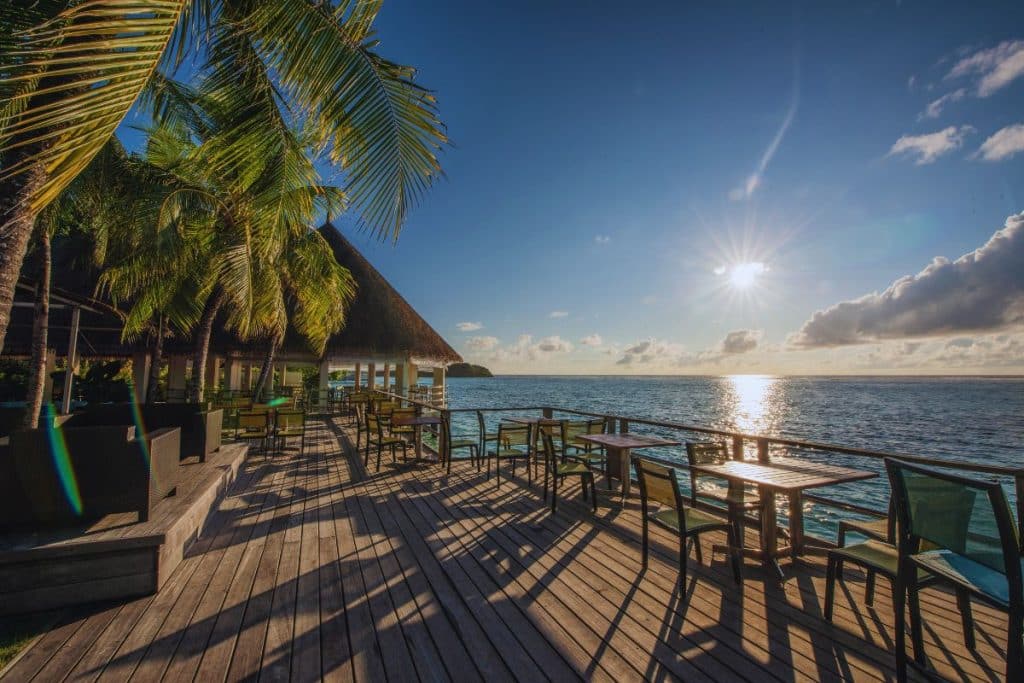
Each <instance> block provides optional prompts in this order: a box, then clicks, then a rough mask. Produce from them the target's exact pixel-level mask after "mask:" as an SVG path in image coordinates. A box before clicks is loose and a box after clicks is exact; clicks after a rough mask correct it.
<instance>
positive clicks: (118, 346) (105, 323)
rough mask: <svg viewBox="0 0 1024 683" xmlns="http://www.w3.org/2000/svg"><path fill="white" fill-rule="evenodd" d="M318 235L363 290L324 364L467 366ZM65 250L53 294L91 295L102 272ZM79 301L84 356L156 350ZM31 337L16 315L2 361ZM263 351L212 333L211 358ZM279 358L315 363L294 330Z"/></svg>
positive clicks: (352, 256)
mask: <svg viewBox="0 0 1024 683" xmlns="http://www.w3.org/2000/svg"><path fill="white" fill-rule="evenodd" d="M319 232H320V234H321V235H323V237H324V239H326V240H327V242H328V243H329V244H330V245H331V248H332V249H333V251H334V257H335V258H336V259H337V260H338V263H340V264H341V265H342V266H345V267H346V268H348V269H349V271H350V272H351V273H352V277H353V278H354V279H355V281H356V284H357V287H358V289H357V292H356V296H355V300H354V301H353V302H352V306H351V307H350V309H349V314H348V319H347V323H346V325H345V327H344V329H342V330H341V332H339V333H338V334H336V335H334V336H333V337H331V339H330V340H328V342H327V349H326V351H325V356H326V357H328V358H334V359H337V360H339V361H342V360H349V361H358V360H378V361H384V360H391V361H402V360H404V359H406V358H411V359H412V360H413V361H414V362H418V363H420V364H424V365H430V364H444V365H447V364H448V363H457V362H460V361H462V357H461V356H459V354H458V353H456V352H455V350H454V349H453V348H452V347H451V346H450V345H449V344H448V342H446V341H445V340H444V339H443V338H442V337H441V335H439V334H438V333H437V331H435V330H434V328H432V327H431V326H430V325H429V324H428V323H427V321H425V320H424V319H423V318H422V317H420V315H419V314H418V313H417V312H416V311H415V310H414V309H413V307H412V306H410V305H409V302H407V301H406V300H405V299H404V298H403V297H402V295H401V294H399V293H398V292H397V291H396V290H395V288H394V287H392V286H391V283H389V282H388V281H387V280H385V279H384V276H382V275H381V274H380V272H379V271H378V270H377V269H376V268H374V267H373V266H372V265H370V262H369V261H367V260H366V259H365V258H364V257H363V255H362V254H360V253H359V251H358V250H357V249H356V248H355V247H354V246H352V244H351V243H350V242H349V241H348V240H347V239H345V238H344V237H343V236H342V235H341V233H340V232H339V231H338V230H337V229H336V228H335V227H334V226H333V225H331V224H330V223H326V224H325V225H324V226H323V227H321V228H320V229H319ZM65 246H70V245H58V244H57V243H55V245H54V270H53V280H54V290H53V291H54V293H55V294H59V293H61V292H62V291H63V292H72V291H73V292H88V293H91V292H93V291H94V290H95V282H96V279H97V278H98V273H97V272H96V271H95V270H94V269H93V268H91V267H88V266H85V265H83V264H82V263H81V262H77V263H72V262H71V261H68V260H67V259H66V258H65V257H66V256H67V252H69V251H74V252H77V251H79V250H78V249H77V248H73V249H66V248H62V247H65ZM24 276H28V277H24ZM69 285H70V286H69ZM19 289H20V290H21V291H20V292H19V296H18V299H19V300H21V301H25V302H28V301H31V300H32V290H33V289H34V288H33V287H32V285H31V268H30V267H27V268H26V269H25V271H23V283H22V286H21V287H20V288H19ZM69 296H71V295H70V294H69ZM79 298H80V299H81V301H80V302H79V303H82V304H88V303H90V302H91V303H92V304H93V305H94V312H92V313H87V312H83V314H82V323H81V324H82V337H81V338H80V339H81V341H80V343H79V347H78V349H79V353H80V354H82V355H83V356H85V357H95V356H102V357H128V356H131V355H132V353H133V352H136V351H141V350H144V349H145V348H146V346H147V345H148V344H150V343H151V341H152V340H151V339H149V338H147V337H146V335H143V336H142V337H141V338H140V339H139V340H137V341H136V342H135V343H122V342H121V340H120V334H119V333H118V332H117V330H118V329H119V328H120V318H119V317H118V315H117V312H116V311H115V310H114V309H112V308H111V307H109V306H107V305H105V304H104V303H103V302H99V301H96V300H95V299H92V298H90V297H88V296H80V297H79ZM50 314H51V334H50V345H51V347H56V348H57V350H58V354H61V355H63V353H64V349H65V348H66V346H67V339H66V338H67V331H66V330H67V328H68V321H67V320H65V318H66V317H69V316H70V312H69V310H68V309H65V308H63V307H54V308H52V309H51V312H50ZM31 336H32V309H31V308H27V307H22V308H16V309H15V311H14V315H13V316H12V321H11V326H10V327H9V328H8V333H7V340H6V342H5V344H4V349H3V355H5V356H17V355H27V354H28V353H29V351H30V348H31ZM191 349H192V341H191V340H190V339H182V338H169V339H167V342H166V343H165V350H166V352H167V353H168V354H175V353H179V354H180V353H190V352H191ZM265 349H266V342H265V341H260V340H257V341H248V342H243V341H240V340H239V339H237V338H236V337H235V336H234V335H233V334H231V333H229V332H227V331H226V330H224V329H223V328H220V329H217V330H216V331H215V333H214V337H213V339H212V341H211V344H210V350H211V353H215V354H218V355H233V356H239V357H248V358H252V359H259V358H262V356H263V354H264V352H265ZM279 357H280V358H281V359H282V360H292V361H307V362H313V361H316V360H318V359H317V358H316V357H315V356H314V355H313V353H312V352H311V351H310V350H309V348H308V347H307V346H306V343H305V342H304V341H303V339H302V338H301V337H299V335H297V334H295V332H294V330H291V329H289V331H288V334H287V335H286V337H285V342H284V345H283V347H282V349H281V352H280V354H279Z"/></svg>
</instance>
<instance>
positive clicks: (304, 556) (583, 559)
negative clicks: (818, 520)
mask: <svg viewBox="0 0 1024 683" xmlns="http://www.w3.org/2000/svg"><path fill="white" fill-rule="evenodd" d="M345 429H346V426H345V422H344V420H341V419H338V420H328V421H326V422H322V423H316V424H314V425H313V429H312V432H311V441H310V446H309V447H308V449H307V452H306V455H305V457H300V456H299V455H298V454H297V453H296V454H292V455H289V456H288V457H281V458H277V459H272V460H270V461H269V462H268V461H264V460H263V459H262V458H261V457H259V456H256V457H255V458H250V460H249V461H248V462H247V463H246V465H245V467H244V468H243V470H242V471H241V472H240V473H239V477H238V480H237V481H236V483H235V485H234V487H233V489H232V490H231V492H230V493H229V495H228V496H227V497H225V499H224V501H223V502H222V504H221V508H220V510H219V512H218V513H217V515H216V516H215V517H214V519H213V521H212V523H211V524H210V526H209V528H208V530H207V531H206V532H205V533H204V534H203V536H202V537H201V538H200V539H199V540H198V541H197V542H196V543H195V544H193V545H192V547H191V548H190V549H189V550H188V551H187V552H186V557H185V560H184V561H183V562H182V563H181V565H179V566H178V568H177V570H176V571H175V572H174V574H173V575H172V576H171V577H170V579H169V580H168V581H167V583H166V584H165V585H164V587H163V589H162V590H161V591H160V592H159V593H158V594H157V595H153V596H149V597H145V598H141V599H136V600H133V601H130V602H124V603H117V604H107V605H100V606H94V607H92V608H88V609H85V608H78V609H76V610H74V611H68V612H66V613H64V614H63V615H62V616H61V618H60V619H59V620H58V621H57V622H56V624H55V625H54V627H53V628H52V629H51V630H50V631H49V632H47V633H46V634H44V635H43V636H42V637H41V638H39V639H38V640H37V641H36V642H35V643H34V644H33V645H32V646H31V647H30V648H28V649H27V650H26V651H25V652H24V654H23V655H22V656H21V657H20V658H19V659H18V660H16V661H15V662H14V664H13V665H12V666H11V667H9V668H8V670H7V671H6V672H5V676H4V679H5V680H11V681H28V680H32V679H37V680H64V679H65V677H66V679H67V680H96V679H100V680H112V681H123V680H128V679H132V680H140V681H152V680H160V679H165V680H174V681H178V680H185V679H198V680H225V679H227V680H240V679H256V678H259V679H260V680H286V679H292V680H317V679H319V678H321V677H322V678H325V679H337V680H351V679H358V680H371V681H383V680H390V681H395V680H414V679H431V680H450V679H455V680H474V679H487V680H488V681H500V680H510V679H522V680H542V679H552V680H558V681H564V680H570V679H578V678H585V679H598V680H619V681H624V680H637V679H641V678H647V679H658V680H665V679H685V680H689V681H725V680H743V679H747V680H757V681H765V680H780V681H792V680H815V681H817V680H839V679H848V680H879V679H885V680H888V679H891V678H892V677H893V662H894V658H893V654H892V651H891V645H892V616H891V601H890V593H889V587H888V585H887V583H886V582H885V581H884V580H880V581H879V586H878V591H877V595H876V602H875V606H874V608H868V607H865V606H864V604H863V581H862V577H861V576H860V575H859V574H857V573H856V572H855V571H853V570H850V571H848V573H847V576H848V581H847V582H846V583H845V584H840V586H839V588H838V590H837V594H836V599H837V602H836V619H835V624H834V625H829V624H827V623H826V622H825V621H824V619H823V618H822V604H823V598H824V593H825V591H824V567H823V563H822V561H821V560H820V559H814V560H811V561H809V562H807V563H801V565H800V566H798V567H796V568H795V569H793V570H791V573H792V574H793V577H792V578H790V579H789V580H787V581H785V582H784V583H781V584H780V583H778V582H776V581H773V580H772V579H771V578H770V577H768V576H767V574H766V573H765V572H763V571H762V569H761V568H760V567H759V566H757V565H755V564H751V563H748V564H747V565H746V566H745V576H744V582H743V587H742V590H740V589H738V588H737V587H736V585H735V584H734V583H733V581H732V578H731V575H730V573H729V571H728V566H727V563H726V562H725V558H724V557H722V556H721V555H719V556H718V557H715V558H714V559H712V560H711V561H710V566H709V565H708V564H707V563H708V561H709V559H710V558H711V556H712V553H711V547H710V545H711V543H712V542H713V541H720V540H722V539H716V538H714V537H711V538H708V539H706V540H705V547H704V557H705V564H704V565H703V566H699V567H697V566H694V565H695V564H696V563H695V562H691V573H690V583H689V584H688V585H687V586H686V587H685V588H683V589H680V587H679V585H678V582H677V572H676V566H675V559H674V558H675V553H674V550H673V548H674V547H675V546H674V542H673V541H672V539H671V538H670V537H669V536H667V535H662V534H661V533H660V532H658V531H655V532H654V549H655V552H656V557H654V558H652V562H651V564H650V567H649V569H648V570H647V572H646V573H644V574H641V573H640V564H639V526H640V525H639V518H638V512H637V510H636V506H634V505H631V506H629V507H627V508H626V509H622V508H621V507H619V506H617V505H614V506H610V505H609V504H608V503H607V501H606V500H602V505H601V507H600V509H599V511H598V514H597V515H596V517H595V516H594V515H592V514H591V513H590V510H589V506H584V505H583V504H582V503H581V502H580V501H579V498H578V496H574V497H573V498H572V500H565V499H563V500H562V502H561V504H560V505H559V510H558V513H557V514H555V515H554V516H552V515H551V514H550V513H549V512H548V508H547V507H546V506H545V505H543V504H542V502H541V500H540V489H539V487H538V486H534V487H532V488H531V487H528V486H527V485H526V484H525V481H524V480H522V479H517V480H513V481H511V482H510V481H508V480H506V479H505V478H504V477H503V478H502V487H501V489H500V490H497V489H496V488H495V481H494V479H493V478H492V479H491V480H490V481H485V480H484V477H483V475H482V474H478V473H477V472H476V470H475V468H473V467H471V466H470V465H469V464H468V463H458V462H457V463H456V464H455V466H454V467H453V472H452V474H451V476H450V477H448V476H446V475H445V474H444V472H443V471H442V470H441V468H439V467H437V466H429V465H422V466H419V467H417V468H414V469H406V470H390V469H389V470H387V471H382V472H381V473H380V474H379V475H376V474H374V473H366V472H364V470H363V468H362V463H361V460H360V459H359V458H358V457H356V456H355V455H354V454H353V453H352V451H351V447H350V445H349V442H348V440H347V437H346V435H345V434H346V432H345ZM522 474H523V472H522V469H521V468H520V469H519V470H518V471H517V477H520V476H521V475H522ZM603 485H604V482H603V481H599V482H598V488H599V489H600V488H601V487H602V486H603ZM575 492H578V489H575V490H574V493H575ZM752 540H753V539H748V542H751V541H752ZM692 557H693V556H692V555H691V559H692ZM922 608H923V610H924V615H925V638H926V641H927V653H928V655H929V657H930V658H931V661H932V663H933V665H934V666H935V667H936V668H937V669H938V671H939V672H940V673H941V674H942V675H943V676H945V677H947V678H950V679H954V680H960V679H964V680H998V679H999V678H1000V677H1001V673H999V672H1001V671H1002V669H1003V659H1002V653H1003V651H1004V647H1005V631H1006V624H1005V619H1003V618H1002V617H1001V616H999V615H998V614H996V613H994V612H992V611H989V610H987V609H985V608H982V607H980V606H978V607H976V622H977V641H978V648H977V652H976V653H971V652H968V651H966V650H965V648H964V646H963V637H962V633H961V632H960V623H959V619H958V617H957V616H956V612H955V603H954V601H953V600H951V599H950V598H949V597H948V596H946V595H945V594H943V593H939V592H937V591H925V592H924V593H923V594H922Z"/></svg>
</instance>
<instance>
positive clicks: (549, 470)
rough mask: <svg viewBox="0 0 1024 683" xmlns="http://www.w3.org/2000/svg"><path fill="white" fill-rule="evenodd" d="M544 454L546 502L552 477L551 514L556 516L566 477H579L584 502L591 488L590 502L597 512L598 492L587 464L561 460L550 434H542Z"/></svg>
mask: <svg viewBox="0 0 1024 683" xmlns="http://www.w3.org/2000/svg"><path fill="white" fill-rule="evenodd" d="M541 443H542V450H543V453H544V500H547V499H548V475H550V476H551V512H552V514H554V512H555V507H556V506H557V504H558V486H559V484H562V483H564V482H565V478H566V477H579V478H580V487H581V488H582V489H583V500H586V499H587V487H588V486H589V487H590V500H591V505H592V507H593V508H594V512H597V492H596V491H595V490H594V473H593V471H591V469H590V466H589V465H588V464H587V463H583V462H579V461H576V460H563V459H561V458H559V457H558V456H559V454H558V450H557V449H556V448H555V444H554V439H552V438H551V435H550V434H547V433H542V434H541Z"/></svg>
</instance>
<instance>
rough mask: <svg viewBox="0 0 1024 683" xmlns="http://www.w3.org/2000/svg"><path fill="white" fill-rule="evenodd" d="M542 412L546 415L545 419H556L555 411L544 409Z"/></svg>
mask: <svg viewBox="0 0 1024 683" xmlns="http://www.w3.org/2000/svg"><path fill="white" fill-rule="evenodd" d="M542 412H543V414H544V419H545V420H550V419H551V418H552V417H554V415H555V413H554V411H553V410H551V408H544V409H543V410H542Z"/></svg>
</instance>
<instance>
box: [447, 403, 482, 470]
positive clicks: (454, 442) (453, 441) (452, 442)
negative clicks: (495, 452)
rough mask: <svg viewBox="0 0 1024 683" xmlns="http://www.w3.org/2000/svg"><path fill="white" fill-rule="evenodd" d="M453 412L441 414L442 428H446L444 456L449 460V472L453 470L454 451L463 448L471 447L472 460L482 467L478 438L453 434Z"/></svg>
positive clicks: (478, 467) (470, 456) (470, 455)
mask: <svg viewBox="0 0 1024 683" xmlns="http://www.w3.org/2000/svg"><path fill="white" fill-rule="evenodd" d="M451 420H452V418H451V414H450V413H447V412H446V413H444V414H442V415H441V429H443V430H444V443H445V454H444V457H445V458H446V459H447V460H448V464H447V467H448V473H449V474H451V471H452V451H454V450H458V449H461V448H468V449H469V459H470V462H476V463H477V469H480V464H479V460H480V451H479V450H478V449H479V447H480V444H479V442H478V441H477V440H476V439H468V438H463V437H453V436H452V422H451Z"/></svg>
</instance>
